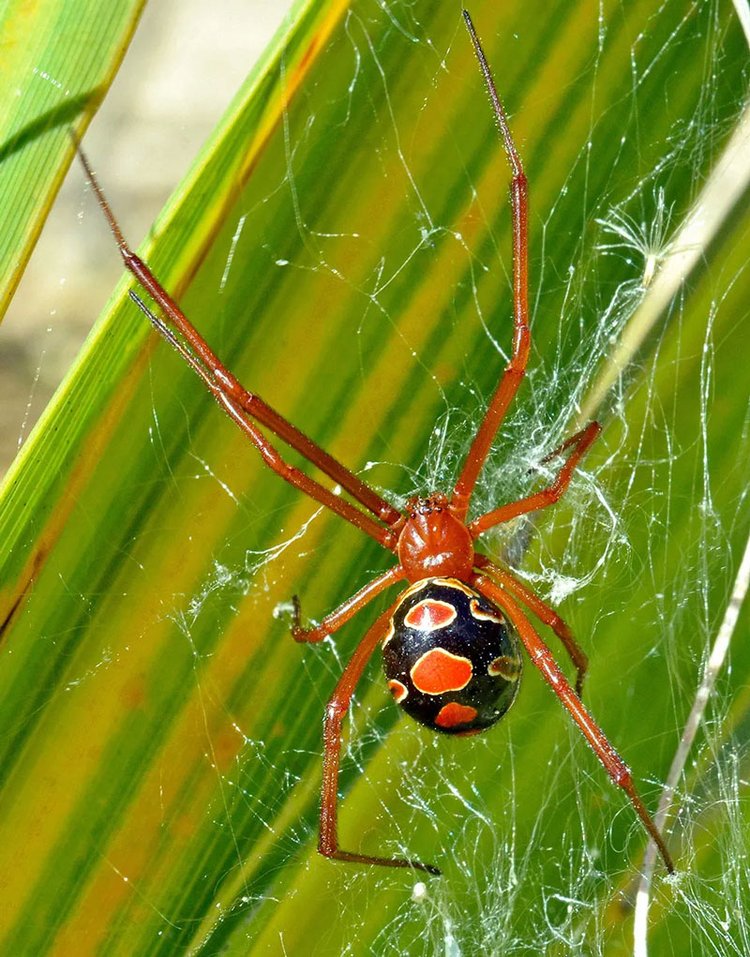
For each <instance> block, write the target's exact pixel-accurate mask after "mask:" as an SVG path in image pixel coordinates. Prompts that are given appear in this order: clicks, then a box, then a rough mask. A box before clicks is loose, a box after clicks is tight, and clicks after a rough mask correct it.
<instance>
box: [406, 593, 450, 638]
mask: <svg viewBox="0 0 750 957" xmlns="http://www.w3.org/2000/svg"><path fill="white" fill-rule="evenodd" d="M455 617H456V609H455V608H454V607H453V605H451V604H449V603H448V602H447V601H436V600H435V599H434V598H425V599H424V601H420V602H418V603H417V604H416V605H415V606H414V607H413V608H412V609H410V610H409V611H408V612H407V613H406V615H404V624H405V625H407V626H408V627H409V628H416V629H417V630H418V631H437V629H438V628H445V627H446V626H447V625H450V623H451V622H452V621H453V620H454V619H455Z"/></svg>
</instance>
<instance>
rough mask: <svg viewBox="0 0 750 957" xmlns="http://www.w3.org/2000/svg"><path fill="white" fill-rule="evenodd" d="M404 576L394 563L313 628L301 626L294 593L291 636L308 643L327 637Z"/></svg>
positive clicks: (297, 601)
mask: <svg viewBox="0 0 750 957" xmlns="http://www.w3.org/2000/svg"><path fill="white" fill-rule="evenodd" d="M404 578H406V575H405V574H404V570H403V568H402V567H401V566H400V565H396V567H395V568H389V569H388V571H387V572H383V574H382V575H378V577H377V578H373V580H372V581H371V582H368V584H367V585H365V586H364V588H360V590H359V591H358V592H357V593H356V594H355V595H352V597H351V598H350V599H349V600H348V601H345V602H344V603H343V604H342V605H339V607H338V608H336V609H335V611H332V612H330V614H328V615H326V616H325V618H324V619H323V621H321V623H320V624H319V625H315V627H314V628H303V627H302V625H301V623H300V619H301V615H300V606H299V598H298V597H297V596H296V595H295V596H294V599H293V600H294V618H293V621H292V637H293V638H294V640H295V641H304V642H310V643H314V642H316V641H322V640H323V639H324V638H327V637H328V635H332V634H333V633H334V632H335V631H338V630H339V628H341V626H342V625H345V624H346V623H347V621H349V619H350V618H353V617H354V616H355V615H356V614H357V612H359V611H362V609H363V608H364V607H365V605H368V604H369V603H370V602H371V601H372V600H373V598H375V597H377V596H378V595H379V594H380V593H381V592H383V591H385V589H386V588H390V586H391V585H395V584H396V582H398V581H402V580H403V579H404Z"/></svg>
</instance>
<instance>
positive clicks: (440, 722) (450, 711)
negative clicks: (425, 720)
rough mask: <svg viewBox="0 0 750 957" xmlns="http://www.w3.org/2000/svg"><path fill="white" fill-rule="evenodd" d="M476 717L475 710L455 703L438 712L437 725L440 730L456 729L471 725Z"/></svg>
mask: <svg viewBox="0 0 750 957" xmlns="http://www.w3.org/2000/svg"><path fill="white" fill-rule="evenodd" d="M476 716H477V712H476V710H475V709H474V708H470V707H469V706H468V705H465V704H456V703H455V701H453V702H451V703H450V704H447V705H445V707H443V708H441V709H440V711H438V714H437V717H436V718H435V724H436V725H437V726H438V728H455V727H456V725H459V724H469V722H470V721H473V720H474V719H475V718H476Z"/></svg>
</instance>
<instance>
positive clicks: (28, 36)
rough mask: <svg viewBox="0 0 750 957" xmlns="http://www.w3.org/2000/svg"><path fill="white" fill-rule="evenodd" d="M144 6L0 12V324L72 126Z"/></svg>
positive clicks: (99, 90) (86, 2)
mask: <svg viewBox="0 0 750 957" xmlns="http://www.w3.org/2000/svg"><path fill="white" fill-rule="evenodd" d="M143 3H144V0H125V2H119V3H114V4H113V3H107V2H104V0H67V2H65V3H61V2H60V0H42V2H37V3H33V4H32V3H27V2H25V0H6V3H4V4H3V7H2V9H0V36H2V38H3V69H2V72H0V103H3V104H4V109H3V111H2V114H0V144H2V145H0V196H2V199H3V202H2V204H1V205H0V317H2V315H4V313H5V310H6V308H7V306H8V302H9V301H10V299H11V298H12V296H13V293H14V291H15V288H16V285H17V284H18V280H19V279H20V277H21V275H22V273H23V270H24V268H25V266H26V263H27V261H28V257H29V255H30V253H31V250H32V249H33V247H34V244H35V243H36V240H37V238H38V236H39V232H40V230H41V228H42V224H43V223H44V220H45V219H46V217H47V214H48V213H49V210H50V206H51V204H52V202H53V200H54V198H55V195H56V194H57V190H58V189H59V187H60V184H61V183H62V179H63V176H64V175H65V171H66V169H67V161H69V160H70V156H71V143H70V135H69V132H68V131H69V129H70V128H71V127H72V126H73V125H74V124H75V125H76V126H77V127H79V129H80V128H82V127H83V125H84V124H85V125H88V120H89V119H90V118H91V116H92V115H93V112H94V110H95V109H96V107H97V106H98V105H99V103H100V102H101V99H102V98H103V96H104V94H105V92H106V90H107V88H108V87H109V84H110V83H111V82H112V79H113V78H114V75H115V73H116V72H117V68H118V67H119V65H120V61H121V60H122V57H123V55H124V53H125V50H126V49H127V45H128V43H129V42H130V37H131V36H132V33H133V30H134V29H135V26H136V23H137V22H138V17H139V15H140V12H141V9H142V7H143Z"/></svg>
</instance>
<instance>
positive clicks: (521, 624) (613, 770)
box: [472, 574, 674, 874]
mask: <svg viewBox="0 0 750 957" xmlns="http://www.w3.org/2000/svg"><path fill="white" fill-rule="evenodd" d="M472 584H473V585H474V587H475V588H476V589H477V591H479V592H480V593H481V594H482V595H484V596H485V598H488V599H489V600H490V601H492V602H494V603H495V604H496V605H497V606H498V607H499V608H502V609H503V611H505V612H506V613H507V615H508V617H509V618H510V620H511V622H512V623H513V625H514V626H515V627H516V629H517V631H518V634H519V635H520V638H521V641H522V642H523V643H524V646H525V647H526V651H527V652H528V654H529V657H530V658H531V661H532V663H533V664H534V665H535V666H536V667H537V668H538V669H539V671H541V673H542V676H543V677H544V679H545V681H546V682H547V683H548V684H549V686H550V687H551V688H552V690H553V691H554V692H555V694H556V695H557V697H558V698H559V699H560V701H561V702H562V704H563V706H564V707H565V708H566V709H567V711H568V712H569V713H570V715H571V717H572V718H573V720H574V721H575V723H576V724H577V725H578V727H579V728H580V729H581V731H582V733H583V735H584V737H585V738H586V740H587V741H588V743H589V744H590V745H591V748H592V749H593V751H594V753H595V754H596V756H597V757H598V758H599V760H600V761H601V763H602V764H603V765H604V769H605V770H606V772H607V774H608V775H609V776H610V777H611V778H612V780H613V781H614V783H615V784H616V785H618V787H621V788H622V789H623V791H625V793H626V794H627V796H628V798H629V799H630V803H631V804H632V805H633V807H634V808H635V811H636V814H637V815H638V817H639V818H640V819H641V821H642V822H643V825H644V827H645V828H646V830H647V831H648V833H649V834H650V835H651V837H652V839H653V840H654V843H655V844H656V846H657V847H658V849H659V853H660V854H661V856H662V859H663V861H664V864H665V865H666V868H667V870H668V871H669V873H670V874H672V873H673V872H674V863H673V862H672V856H671V854H670V853H669V851H668V850H667V845H666V843H665V842H664V838H663V837H662V835H661V833H660V832H659V829H658V828H657V827H656V825H655V824H654V822H653V819H652V817H651V815H650V814H649V812H648V811H647V810H646V806H645V805H644V803H643V801H642V800H641V798H640V795H639V794H638V792H637V791H636V789H635V785H634V784H633V778H632V776H631V774H630V769H629V768H628V766H627V765H626V764H625V762H624V761H623V760H622V758H621V757H620V755H619V754H618V753H617V751H615V749H614V748H613V747H612V745H611V744H610V743H609V741H608V740H607V737H606V735H605V734H604V732H603V731H602V729H601V728H600V727H599V726H598V725H597V723H596V722H595V721H594V719H593V718H592V717H591V715H590V714H589V713H588V711H587V710H586V708H585V707H584V706H583V704H582V703H581V700H580V698H578V696H577V695H576V693H575V692H574V691H573V689H572V688H571V686H570V685H569V684H568V680H567V678H566V677H565V675H564V674H563V673H562V671H561V670H560V668H559V666H558V664H557V662H556V661H555V659H554V657H553V656H552V652H551V651H550V650H549V648H548V647H547V646H546V644H545V643H544V642H543V641H542V639H541V638H540V637H539V635H538V634H537V633H536V631H535V630H534V627H533V625H532V624H531V622H530V621H529V620H528V618H527V617H526V615H525V614H524V613H523V611H522V610H521V608H520V607H519V606H518V605H517V604H516V602H515V601H514V599H513V598H511V596H510V595H509V594H508V592H507V591H505V590H504V589H503V588H501V587H500V585H498V584H496V583H495V582H493V581H492V580H491V579H489V578H487V577H486V576H484V575H481V574H474V575H473V576H472Z"/></svg>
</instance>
